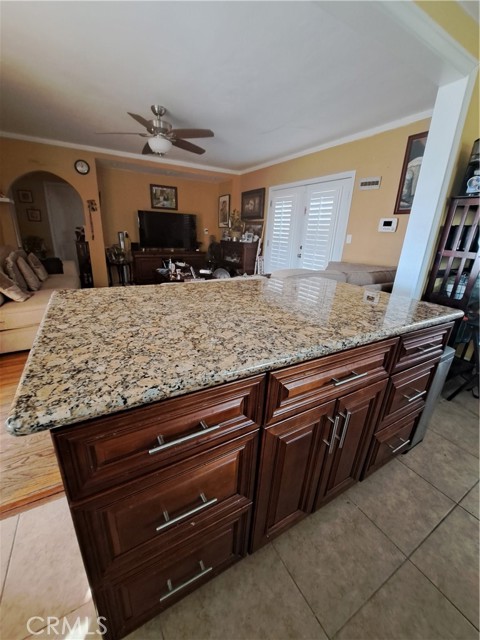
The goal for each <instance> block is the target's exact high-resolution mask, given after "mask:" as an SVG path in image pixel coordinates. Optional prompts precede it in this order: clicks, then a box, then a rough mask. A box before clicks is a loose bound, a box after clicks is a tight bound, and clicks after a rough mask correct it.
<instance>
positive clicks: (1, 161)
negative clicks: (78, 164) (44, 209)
mask: <svg viewBox="0 0 480 640" xmlns="http://www.w3.org/2000/svg"><path fill="white" fill-rule="evenodd" d="M0 144H1V145H2V150H1V153H0V176H1V181H2V182H1V183H0V190H1V191H3V193H5V194H6V195H9V196H10V197H12V194H11V187H12V185H13V184H14V183H15V181H16V180H18V179H19V178H21V177H22V176H24V175H26V174H28V173H31V172H34V171H47V172H48V173H53V174H54V175H56V176H58V177H59V178H62V179H63V180H65V181H66V182H68V183H69V184H70V185H71V186H72V187H73V188H74V189H75V190H76V191H77V193H78V194H79V196H80V198H81V200H82V204H83V209H84V216H85V230H86V239H87V240H88V242H89V245H90V255H91V259H92V269H93V273H94V280H95V285H96V286H97V287H102V286H106V285H107V284H108V279H107V267H106V264H105V245H104V241H103V229H102V216H101V210H100V206H99V203H98V187H97V174H96V170H95V156H94V155H93V154H92V153H91V152H88V151H85V150H83V149H82V150H80V151H79V150H78V149H69V148H65V147H57V146H52V145H48V144H39V143H36V142H25V141H23V140H14V139H11V138H2V140H1V141H0ZM79 158H82V159H84V160H86V161H87V162H88V163H89V165H90V173H88V174H87V175H86V176H82V175H80V174H79V173H77V172H76V171H75V168H74V163H75V160H78V159H79ZM87 200H95V201H96V203H97V205H98V207H97V211H96V212H94V213H92V217H91V222H92V224H93V237H92V226H91V224H90V216H89V213H88V205H87ZM3 220H4V219H3V216H2V219H1V220H0V223H1V224H2V226H3Z"/></svg>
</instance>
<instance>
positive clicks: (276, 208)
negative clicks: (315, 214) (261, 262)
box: [265, 191, 298, 272]
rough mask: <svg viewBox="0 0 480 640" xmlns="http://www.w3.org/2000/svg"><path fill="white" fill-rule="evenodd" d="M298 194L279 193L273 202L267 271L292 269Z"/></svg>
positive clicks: (289, 192)
mask: <svg viewBox="0 0 480 640" xmlns="http://www.w3.org/2000/svg"><path fill="white" fill-rule="evenodd" d="M297 198H298V194H297V193H295V192H294V191H288V192H285V193H279V194H277V195H276V196H274V198H273V200H272V211H271V216H272V221H271V227H270V233H269V238H268V246H267V247H266V251H265V257H266V262H267V264H266V269H267V271H269V272H270V271H274V270H276V269H285V268H288V267H290V264H291V260H292V253H293V251H294V249H295V247H294V246H293V242H292V240H293V236H294V235H295V229H294V214H295V208H296V201H297Z"/></svg>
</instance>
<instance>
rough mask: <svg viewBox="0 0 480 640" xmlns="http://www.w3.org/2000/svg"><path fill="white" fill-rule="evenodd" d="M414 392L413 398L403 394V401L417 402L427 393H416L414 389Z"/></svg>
mask: <svg viewBox="0 0 480 640" xmlns="http://www.w3.org/2000/svg"><path fill="white" fill-rule="evenodd" d="M414 391H415V395H413V396H407V394H406V393H404V394H403V397H404V398H405V400H407V402H413V401H414V400H418V399H419V398H421V397H422V396H424V395H425V394H426V393H427V392H426V390H425V391H417V389H414Z"/></svg>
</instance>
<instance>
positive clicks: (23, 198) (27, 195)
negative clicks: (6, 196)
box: [17, 189, 33, 204]
mask: <svg viewBox="0 0 480 640" xmlns="http://www.w3.org/2000/svg"><path fill="white" fill-rule="evenodd" d="M17 196H18V201H19V202H24V203H26V204H29V203H31V202H33V195H32V192H31V191H28V190H27V189H19V190H18V191H17Z"/></svg>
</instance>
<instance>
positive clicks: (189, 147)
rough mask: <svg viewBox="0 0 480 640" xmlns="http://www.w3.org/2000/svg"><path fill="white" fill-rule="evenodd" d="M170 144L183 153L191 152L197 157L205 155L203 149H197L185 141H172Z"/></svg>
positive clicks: (194, 145)
mask: <svg viewBox="0 0 480 640" xmlns="http://www.w3.org/2000/svg"><path fill="white" fill-rule="evenodd" d="M172 144H173V146H174V147H178V148H179V149H185V151H191V152H192V153H198V155H201V154H202V153H205V149H202V147H197V145H196V144H192V143H191V142H187V140H172ZM147 146H148V145H147Z"/></svg>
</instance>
